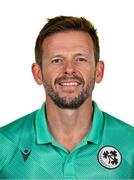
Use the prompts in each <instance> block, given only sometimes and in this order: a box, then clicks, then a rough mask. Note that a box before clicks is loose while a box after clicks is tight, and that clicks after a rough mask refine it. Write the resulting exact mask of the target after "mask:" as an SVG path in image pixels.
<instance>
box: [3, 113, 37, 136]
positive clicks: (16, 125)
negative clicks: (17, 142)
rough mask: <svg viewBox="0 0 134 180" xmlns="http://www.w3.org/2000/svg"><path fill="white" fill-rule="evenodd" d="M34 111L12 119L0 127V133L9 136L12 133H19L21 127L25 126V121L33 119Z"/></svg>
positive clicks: (28, 121)
mask: <svg viewBox="0 0 134 180" xmlns="http://www.w3.org/2000/svg"><path fill="white" fill-rule="evenodd" d="M36 112H37V111H34V112H32V113H29V114H27V115H25V116H23V117H21V118H18V119H16V120H14V121H13V122H11V123H9V124H7V125H5V126H3V127H1V128H0V135H4V136H6V137H9V138H10V137H11V136H12V135H15V136H16V135H17V134H19V133H21V131H22V129H23V127H24V126H25V123H30V122H31V121H33V120H34V118H35V116H36Z"/></svg>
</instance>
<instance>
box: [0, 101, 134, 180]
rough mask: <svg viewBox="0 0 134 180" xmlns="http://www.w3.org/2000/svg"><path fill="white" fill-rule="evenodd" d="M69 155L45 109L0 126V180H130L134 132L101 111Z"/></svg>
mask: <svg viewBox="0 0 134 180" xmlns="http://www.w3.org/2000/svg"><path fill="white" fill-rule="evenodd" d="M93 105H94V115H93V123H92V127H91V130H90V131H89V133H88V134H87V136H86V137H85V138H84V139H83V140H82V141H81V143H80V144H78V145H77V146H76V147H75V148H74V149H73V150H72V151H71V152H68V151H67V150H66V149H65V148H64V147H63V146H61V145H60V144H58V143H57V142H56V141H55V140H54V138H53V137H52V135H51V134H50V132H49V130H48V127H47V120H46V117H45V105H44V104H43V105H42V107H41V109H39V110H37V111H35V112H33V113H31V114H28V115H26V116H24V117H22V118H20V119H18V120H16V121H14V122H12V123H10V124H8V125H6V126H4V127H2V128H0V179H134V128H133V127H131V126H129V125H127V124H126V123H124V122H122V121H120V120H118V119H116V118H114V117H112V116H110V115H109V114H107V113H104V112H102V111H100V110H99V108H98V106H97V105H96V103H95V102H93Z"/></svg>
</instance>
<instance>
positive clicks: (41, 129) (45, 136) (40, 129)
mask: <svg viewBox="0 0 134 180" xmlns="http://www.w3.org/2000/svg"><path fill="white" fill-rule="evenodd" d="M93 109H94V113H93V121H92V127H91V129H90V131H89V133H88V134H87V136H86V137H85V140H86V141H89V142H92V143H94V144H98V143H99V140H100V138H101V136H102V127H103V113H102V111H100V109H99V108H98V106H97V104H96V103H95V101H93ZM45 114H46V113H45V103H43V105H42V106H41V108H40V109H39V110H38V111H37V114H36V119H35V127H36V133H37V143H38V144H45V143H51V142H52V135H51V134H50V132H49V130H48V126H47V120H46V115H45Z"/></svg>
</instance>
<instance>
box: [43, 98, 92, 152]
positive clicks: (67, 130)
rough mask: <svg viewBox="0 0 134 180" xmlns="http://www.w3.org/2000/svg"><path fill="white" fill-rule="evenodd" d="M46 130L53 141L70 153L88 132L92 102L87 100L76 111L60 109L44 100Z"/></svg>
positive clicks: (48, 100) (50, 101)
mask: <svg viewBox="0 0 134 180" xmlns="http://www.w3.org/2000/svg"><path fill="white" fill-rule="evenodd" d="M46 114H47V121H48V128H49V131H50V133H51V134H52V136H53V137H54V139H55V140H56V141H57V142H58V143H59V144H61V145H63V146H64V147H65V148H66V149H68V150H69V151H71V150H72V149H73V148H74V147H75V146H76V145H77V144H78V143H80V142H81V140H82V139H83V138H84V137H85V136H86V134H87V133H88V132H89V130H90V127H91V124H92V115H93V106H92V101H91V100H90V99H87V100H86V101H85V102H84V103H83V104H82V105H81V106H80V107H79V108H77V109H61V108H59V107H57V106H56V105H55V104H54V103H53V102H52V100H51V99H49V97H48V98H46Z"/></svg>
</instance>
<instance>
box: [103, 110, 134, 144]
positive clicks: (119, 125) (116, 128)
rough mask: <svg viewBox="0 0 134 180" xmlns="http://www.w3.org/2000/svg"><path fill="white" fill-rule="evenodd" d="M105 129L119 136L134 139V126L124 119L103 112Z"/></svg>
mask: <svg viewBox="0 0 134 180" xmlns="http://www.w3.org/2000/svg"><path fill="white" fill-rule="evenodd" d="M103 116H104V122H105V129H106V130H107V131H108V132H109V134H110V133H112V135H114V136H117V137H118V138H121V139H124V140H126V141H127V140H129V141H131V140H132V141H133V139H134V127H133V126H131V125H129V124H127V123H125V122H124V121H122V120H120V119H118V118H116V117H114V116H112V115H110V114H108V113H105V112H103Z"/></svg>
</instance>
